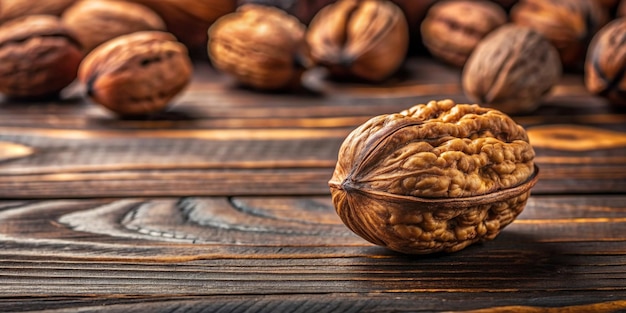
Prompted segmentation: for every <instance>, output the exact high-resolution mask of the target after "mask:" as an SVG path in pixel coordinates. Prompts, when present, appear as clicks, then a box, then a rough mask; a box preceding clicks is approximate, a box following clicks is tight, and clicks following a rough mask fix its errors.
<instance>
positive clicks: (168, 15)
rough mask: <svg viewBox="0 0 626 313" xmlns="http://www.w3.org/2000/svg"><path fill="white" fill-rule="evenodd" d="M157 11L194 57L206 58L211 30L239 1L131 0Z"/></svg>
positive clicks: (233, 9) (169, 29) (170, 30)
mask: <svg viewBox="0 0 626 313" xmlns="http://www.w3.org/2000/svg"><path fill="white" fill-rule="evenodd" d="M128 1H132V2H136V3H140V4H143V5H145V6H147V7H149V8H151V9H153V10H154V11H155V12H157V13H158V14H159V15H160V16H161V17H162V18H163V20H164V21H165V25H167V30H168V31H169V32H171V33H173V34H174V36H176V38H178V40H180V41H181V42H182V43H184V44H185V45H186V46H187V48H188V49H189V52H190V53H191V54H192V55H194V56H201V57H206V48H207V41H208V38H207V29H208V28H209V27H210V26H211V25H213V23H214V22H215V21H216V20H217V19H219V18H220V17H222V16H223V15H226V14H228V13H231V12H233V11H235V9H236V7H237V0H128Z"/></svg>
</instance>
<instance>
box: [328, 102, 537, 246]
mask: <svg viewBox="0 0 626 313" xmlns="http://www.w3.org/2000/svg"><path fill="white" fill-rule="evenodd" d="M534 155H535V153H534V150H533V148H532V146H531V145H530V143H529V142H528V136H527V134H526V131H525V130H524V129H523V128H522V127H521V126H519V125H517V124H516V123H515V122H514V121H513V120H512V119H511V118H510V117H508V116H507V115H505V114H504V113H502V112H500V111H497V110H492V109H487V108H482V107H480V106H478V105H467V104H458V105H457V104H455V103H454V102H453V101H452V100H443V101H431V102H429V103H428V104H420V105H416V106H414V107H412V108H410V109H407V110H405V111H402V112H400V113H398V114H387V115H380V116H376V117H373V118H371V119H370V120H369V121H367V122H365V123H364V124H363V125H361V126H359V127H358V128H357V129H355V130H354V131H352V133H350V135H348V137H347V138H346V139H345V141H344V142H343V144H342V145H341V148H340V150H339V155H338V162H337V166H336V168H335V171H334V173H333V176H332V178H331V179H330V181H329V186H330V190H331V193H332V200H333V203H334V205H335V209H336V211H337V214H338V215H339V217H340V218H341V219H342V221H343V222H344V223H345V225H346V226H348V228H350V229H351V230H352V231H354V232H355V233H356V234H358V235H360V236H361V237H363V238H364V239H366V240H368V241H370V242H372V243H374V244H377V245H381V246H385V247H387V248H389V249H392V250H395V251H399V252H403V253H411V254H425V253H434V252H440V251H445V252H454V251H458V250H461V249H463V248H465V247H467V246H468V245H470V244H472V243H476V242H482V241H487V240H491V239H494V238H495V237H496V236H497V235H498V233H499V232H500V230H502V228H504V227H505V226H506V225H508V224H510V223H511V222H513V220H514V219H515V218H516V217H517V215H518V214H519V213H520V212H521V211H522V210H523V208H524V205H525V203H526V200H527V199H528V197H529V194H530V188H531V187H532V186H533V185H534V184H535V182H536V180H537V173H538V170H537V168H536V167H535V165H534V161H533V159H534Z"/></svg>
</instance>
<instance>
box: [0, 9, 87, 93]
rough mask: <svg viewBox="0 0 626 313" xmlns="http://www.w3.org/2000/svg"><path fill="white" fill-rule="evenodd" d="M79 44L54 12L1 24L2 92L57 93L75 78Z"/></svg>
mask: <svg viewBox="0 0 626 313" xmlns="http://www.w3.org/2000/svg"><path fill="white" fill-rule="evenodd" d="M82 57H83V55H82V52H81V47H80V44H79V43H78V42H77V41H76V39H75V37H74V36H73V35H72V34H71V32H70V31H69V30H68V29H67V28H66V27H65V26H64V25H63V24H62V23H61V21H60V20H59V18H58V17H56V16H52V15H29V16H23V17H20V18H16V19H13V20H11V21H9V22H6V23H4V24H2V25H1V26H0V92H2V93H4V94H5V95H7V96H9V97H16V98H39V97H46V96H53V95H56V94H57V93H58V92H59V91H61V90H62V89H63V88H65V87H66V86H67V85H69V84H70V83H71V82H72V81H74V79H75V78H76V71H77V70H78V65H79V64H80V61H81V60H82Z"/></svg>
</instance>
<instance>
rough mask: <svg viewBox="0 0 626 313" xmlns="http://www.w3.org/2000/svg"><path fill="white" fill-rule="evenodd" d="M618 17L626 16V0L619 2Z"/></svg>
mask: <svg viewBox="0 0 626 313" xmlns="http://www.w3.org/2000/svg"><path fill="white" fill-rule="evenodd" d="M616 16H617V17H625V16H626V0H622V1H620V2H619V5H618V6H617V13H616Z"/></svg>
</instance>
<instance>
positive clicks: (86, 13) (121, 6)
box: [62, 0, 165, 52]
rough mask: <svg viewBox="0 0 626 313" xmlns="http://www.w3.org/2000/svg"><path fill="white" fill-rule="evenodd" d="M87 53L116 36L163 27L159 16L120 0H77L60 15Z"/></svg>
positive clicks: (162, 28)
mask: <svg viewBox="0 0 626 313" xmlns="http://www.w3.org/2000/svg"><path fill="white" fill-rule="evenodd" d="M62 20H63V22H64V23H65V24H66V25H67V27H69V28H70V29H71V30H72V31H73V32H74V34H76V36H77V37H78V40H79V41H80V42H81V43H82V45H83V48H84V49H85V51H86V52H89V51H91V50H92V49H93V48H95V47H96V46H98V45H100V44H101V43H103V42H105V41H107V40H109V39H113V38H115V37H118V36H121V35H126V34H130V33H133V32H138V31H145V30H165V23H164V22H163V20H162V19H161V17H160V16H159V15H158V14H156V13H155V12H154V11H152V10H150V9H149V8H147V7H145V6H143V5H141V4H136V3H131V2H122V1H110V0H109V1H98V0H92V1H79V2H77V3H76V4H74V5H73V6H71V7H70V8H69V9H67V11H65V13H63V16H62Z"/></svg>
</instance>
